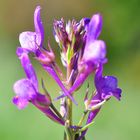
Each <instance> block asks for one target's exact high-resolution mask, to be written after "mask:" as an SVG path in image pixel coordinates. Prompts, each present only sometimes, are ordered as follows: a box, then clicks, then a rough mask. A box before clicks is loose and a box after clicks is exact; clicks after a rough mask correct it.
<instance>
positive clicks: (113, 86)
mask: <svg viewBox="0 0 140 140" xmlns="http://www.w3.org/2000/svg"><path fill="white" fill-rule="evenodd" d="M102 72H103V65H100V66H99V68H98V69H97V71H96V73H95V79H94V81H95V87H96V89H97V93H98V95H99V97H100V98H101V99H102V100H104V99H105V100H107V99H109V98H110V97H111V96H114V97H116V98H117V99H118V100H120V98H121V92H122V91H121V89H120V88H118V80H117V78H116V77H115V76H102Z"/></svg>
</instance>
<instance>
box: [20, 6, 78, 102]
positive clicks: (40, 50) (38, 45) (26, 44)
mask: <svg viewBox="0 0 140 140" xmlns="http://www.w3.org/2000/svg"><path fill="white" fill-rule="evenodd" d="M40 10H41V7H40V6H37V8H36V9H35V12H34V26H35V32H30V31H27V32H22V33H21V34H20V36H19V41H20V44H21V49H22V50H23V51H26V52H28V53H33V54H34V55H35V58H36V59H37V60H38V61H39V62H40V63H41V65H42V66H43V68H44V69H45V70H46V71H47V72H48V73H49V74H50V75H51V76H52V77H53V78H54V80H55V81H56V82H57V84H58V85H59V86H60V88H61V89H62V91H63V93H64V95H65V96H68V97H69V98H70V99H71V100H72V101H73V102H74V103H75V104H77V103H76V101H75V100H74V98H73V97H72V96H71V95H70V94H69V93H68V91H67V89H66V88H65V86H64V85H63V83H62V82H61V80H60V78H59V77H58V75H57V73H56V72H55V70H54V67H55V55H54V53H53V51H52V49H51V47H50V44H49V43H48V47H49V50H50V51H48V50H46V49H45V48H44V47H43V42H44V28H43V24H42V20H41V18H40Z"/></svg>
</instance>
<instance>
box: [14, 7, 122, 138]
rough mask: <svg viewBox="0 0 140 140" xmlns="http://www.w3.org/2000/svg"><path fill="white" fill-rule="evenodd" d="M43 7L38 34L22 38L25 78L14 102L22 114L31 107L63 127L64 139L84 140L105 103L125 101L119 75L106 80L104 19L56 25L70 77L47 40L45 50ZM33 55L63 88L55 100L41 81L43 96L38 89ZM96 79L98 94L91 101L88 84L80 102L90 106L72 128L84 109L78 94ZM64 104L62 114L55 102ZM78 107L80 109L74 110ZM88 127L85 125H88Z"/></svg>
mask: <svg viewBox="0 0 140 140" xmlns="http://www.w3.org/2000/svg"><path fill="white" fill-rule="evenodd" d="M40 11H41V7H40V6H37V7H36V9H35V12H34V27H35V31H33V32H31V31H26V32H22V33H21V34H20V35H19V41H20V46H21V47H18V48H17V51H16V54H17V56H18V58H19V60H20V62H21V65H22V67H23V69H24V72H25V75H26V76H25V78H22V79H20V80H18V81H17V82H15V84H14V86H13V89H14V92H15V94H16V95H15V97H14V98H13V103H14V104H15V105H16V106H17V107H18V109H20V110H21V109H24V108H25V107H27V106H28V104H29V103H32V104H33V105H34V106H35V107H36V108H37V109H39V110H40V111H41V112H43V113H44V115H46V116H47V117H48V118H50V119H51V120H52V121H53V122H57V123H58V124H59V125H62V126H63V127H64V140H85V136H86V132H87V131H88V129H89V126H91V125H92V124H93V123H94V119H95V117H96V116H97V114H98V113H99V111H100V110H101V108H102V107H103V105H104V103H105V102H107V101H108V100H110V99H111V97H112V96H114V97H115V98H116V99H118V100H120V99H121V92H122V91H121V89H120V88H119V87H118V80H117V78H116V77H114V76H103V68H104V65H105V64H106V63H107V58H106V44H105V42H104V41H103V40H99V39H98V37H99V35H100V33H101V29H102V16H101V15H100V14H98V13H97V14H95V15H93V16H92V18H82V19H81V20H80V21H79V22H77V21H76V20H74V19H73V20H72V21H68V22H67V23H65V22H64V19H63V18H62V19H61V20H54V23H53V27H54V28H53V33H54V38H55V40H56V42H57V43H58V46H59V47H60V57H61V61H62V65H63V66H64V68H65V70H66V75H64V74H63V72H62V70H61V69H60V67H59V66H58V64H57V63H56V60H55V59H56V56H55V54H54V52H53V50H52V47H51V45H50V41H48V46H47V48H45V46H44V40H45V36H44V27H43V22H42V20H41V15H40ZM30 53H31V54H33V55H34V58H35V60H36V61H38V62H39V64H40V65H41V66H42V69H43V70H44V71H45V72H47V73H48V74H49V75H50V76H51V77H52V78H53V79H54V81H55V82H56V83H57V85H58V86H59V87H60V90H59V91H58V92H57V93H60V92H61V93H62V94H61V95H60V96H58V95H56V99H55V100H52V97H51V94H50V93H49V92H48V91H47V88H46V86H45V84H44V82H43V80H42V88H43V93H41V92H40V90H39V82H38V78H37V74H36V71H35V69H34V67H33V65H32V63H31V61H30V57H29V54H30ZM93 74H94V81H93V82H92V84H93V83H94V85H95V90H94V92H93V91H91V93H94V94H92V96H91V97H90V98H89V97H88V93H89V92H90V90H89V84H88V87H87V89H86V92H83V91H81V94H84V95H85V98H84V101H81V102H79V104H82V105H84V106H85V109H84V110H85V111H84V112H83V114H82V116H81V118H80V120H79V121H78V122H79V123H78V124H77V125H74V124H73V122H74V121H73V120H74V118H73V107H76V108H77V109H80V108H79V106H78V104H77V102H76V100H75V99H74V94H76V91H77V90H79V89H80V87H81V86H82V85H83V84H84V82H85V81H86V79H87V78H88V77H89V76H90V75H92V76H93ZM57 100H60V111H58V110H57V108H56V107H55V106H54V103H53V102H54V101H57ZM73 104H75V106H74V105H73ZM84 122H85V123H84Z"/></svg>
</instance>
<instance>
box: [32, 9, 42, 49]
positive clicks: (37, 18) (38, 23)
mask: <svg viewBox="0 0 140 140" xmlns="http://www.w3.org/2000/svg"><path fill="white" fill-rule="evenodd" d="M40 10H41V7H40V6H37V7H36V9H35V12H34V25H35V32H36V34H37V38H36V43H37V44H38V46H40V47H42V44H43V41H44V28H43V24H42V20H41V17H40Z"/></svg>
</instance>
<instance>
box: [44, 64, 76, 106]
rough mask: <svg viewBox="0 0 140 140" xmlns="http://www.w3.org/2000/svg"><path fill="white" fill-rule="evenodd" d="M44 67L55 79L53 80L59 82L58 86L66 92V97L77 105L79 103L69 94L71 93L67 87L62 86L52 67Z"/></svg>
mask: <svg viewBox="0 0 140 140" xmlns="http://www.w3.org/2000/svg"><path fill="white" fill-rule="evenodd" d="M43 67H44V69H45V70H46V71H47V72H48V73H49V74H50V75H51V76H52V77H53V79H54V80H55V81H56V82H57V84H58V85H59V86H60V88H61V89H62V91H63V92H64V95H65V96H68V97H69V98H70V99H71V100H72V101H73V102H74V103H75V104H76V105H77V103H76V101H75V100H74V98H73V97H72V96H71V95H70V94H69V92H68V91H67V89H66V88H65V86H64V85H63V84H62V82H61V80H60V79H59V77H58V75H57V74H56V72H55V71H54V69H53V68H51V67H49V66H43Z"/></svg>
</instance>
